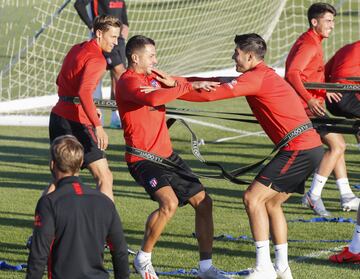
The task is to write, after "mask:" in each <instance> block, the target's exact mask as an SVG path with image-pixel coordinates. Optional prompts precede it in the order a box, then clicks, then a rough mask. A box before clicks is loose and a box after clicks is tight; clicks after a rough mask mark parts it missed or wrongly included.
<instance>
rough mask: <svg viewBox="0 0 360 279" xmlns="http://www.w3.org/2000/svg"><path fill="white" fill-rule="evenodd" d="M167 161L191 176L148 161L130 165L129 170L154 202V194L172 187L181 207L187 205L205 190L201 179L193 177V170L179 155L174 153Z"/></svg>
mask: <svg viewBox="0 0 360 279" xmlns="http://www.w3.org/2000/svg"><path fill="white" fill-rule="evenodd" d="M167 159H169V160H171V161H173V162H174V163H175V164H177V165H180V166H182V167H183V168H184V169H186V170H188V171H189V174H190V175H189V176H185V175H182V174H181V173H177V172H176V170H174V169H171V168H167V167H165V166H162V165H159V164H157V163H154V162H152V161H148V160H142V161H139V162H135V163H128V168H129V171H130V174H131V175H132V177H133V178H134V179H135V181H136V182H137V183H138V184H140V185H141V186H143V187H144V188H145V190H146V192H147V193H148V194H149V195H150V197H151V199H152V200H155V198H154V193H155V192H156V191H157V190H159V189H160V188H162V187H164V186H169V185H170V186H171V187H172V189H173V190H174V192H175V194H176V197H177V198H178V200H179V206H183V205H186V204H187V203H188V200H189V199H190V198H191V197H193V196H195V195H196V194H197V193H199V192H201V191H203V190H204V186H203V185H202V184H201V182H200V181H199V179H197V178H196V177H191V169H190V168H189V166H187V165H186V164H185V162H184V161H183V160H182V159H181V158H180V156H179V155H177V154H176V153H173V154H171V156H170V157H169V158H167Z"/></svg>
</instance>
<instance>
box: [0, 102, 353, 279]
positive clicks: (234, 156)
mask: <svg viewBox="0 0 360 279" xmlns="http://www.w3.org/2000/svg"><path fill="white" fill-rule="evenodd" d="M173 105H176V106H181V107H185V106H187V107H191V104H189V103H183V102H176V103H175V104H172V106H173ZM201 108H206V109H210V110H216V109H218V110H222V111H224V110H229V111H241V112H247V111H248V109H247V105H246V104H245V102H244V99H236V100H233V101H220V102H214V103H210V104H206V105H203V106H202V107H201ZM220 108H221V109H220ZM198 120H200V121H204V122H208V123H210V124H217V125H222V126H226V127H228V128H233V129H239V130H240V129H241V130H245V131H259V130H260V127H259V126H257V125H253V124H244V123H238V122H229V121H227V122H224V121H219V120H209V119H198ZM191 127H192V128H193V129H194V130H195V131H196V133H197V134H198V136H199V138H203V139H204V140H205V143H206V144H205V145H204V146H202V147H201V150H202V153H203V155H204V156H205V158H206V159H207V160H210V161H211V160H214V161H218V162H222V163H223V165H224V166H225V167H226V168H227V169H232V168H235V167H237V166H240V165H245V164H246V163H250V162H254V161H255V160H257V159H259V158H262V157H263V156H264V155H266V154H267V153H268V152H270V150H271V148H272V144H271V142H270V141H269V139H268V138H267V137H264V136H247V137H242V138H238V139H235V140H232V141H226V142H223V143H217V144H213V143H211V142H212V141H214V140H216V139H219V138H223V137H228V136H234V135H237V134H236V133H234V132H226V131H222V130H219V129H217V128H210V127H205V126H203V125H198V124H191ZM107 132H108V134H109V138H110V143H111V144H110V146H109V149H108V151H107V156H108V159H109V164H110V167H111V170H112V171H113V174H114V193H115V199H116V206H117V208H118V210H119V213H120V216H121V218H122V221H123V225H124V228H125V234H126V239H127V241H128V244H129V246H130V248H131V249H133V250H137V249H138V248H139V247H140V245H141V240H142V236H143V229H144V222H145V220H146V218H147V216H148V214H149V213H150V212H151V211H152V210H154V209H155V208H156V203H154V202H152V201H151V200H149V198H148V196H147V195H146V194H145V191H144V190H143V189H142V187H140V186H138V185H136V183H135V182H134V181H133V179H132V178H131V176H130V175H129V173H128V171H127V167H126V164H125V163H124V158H123V147H124V142H123V138H122V131H121V130H114V129H107ZM171 136H172V140H173V145H174V149H175V150H176V151H177V152H178V153H180V154H181V156H182V157H183V158H184V159H185V160H186V161H187V162H188V163H189V164H190V165H191V166H192V167H193V168H194V170H197V171H204V170H208V169H207V168H206V167H204V166H203V165H201V163H200V162H198V161H197V160H196V159H195V158H194V157H193V156H192V154H191V152H190V143H189V141H190V138H189V135H188V134H187V132H186V131H185V130H184V129H183V128H182V127H181V126H179V125H175V126H174V127H173V128H171ZM346 141H347V142H348V143H355V139H354V138H353V137H352V136H346ZM48 147H49V145H48V130H47V128H46V127H0V157H1V160H0V197H1V203H0V244H1V245H0V261H1V260H5V261H6V262H7V263H9V264H19V263H25V262H26V259H27V255H28V251H27V250H26V248H25V242H26V240H27V238H28V236H29V235H30V234H31V231H32V220H33V212H34V208H35V205H36V202H37V200H38V198H39V196H40V195H41V192H42V190H43V189H44V187H45V186H46V185H47V182H48V181H49V179H50V172H49V170H48ZM358 156H359V151H358V150H357V149H356V148H355V147H354V146H349V147H348V149H347V151H346V157H347V167H348V173H349V178H350V181H351V184H352V185H353V184H358V183H359V182H360V175H359V166H358ZM210 171H211V170H210ZM254 176H255V172H253V173H250V174H249V175H247V176H245V177H244V178H245V179H247V180H249V181H250V180H251V179H252V178H253V177H254ZM81 177H82V178H83V180H84V181H85V182H87V183H88V184H90V185H93V182H92V178H91V176H90V175H89V173H88V172H87V171H83V172H82V173H81ZM203 183H204V185H206V186H207V190H208V193H209V194H210V195H211V197H212V198H213V201H214V208H213V211H214V223H215V235H221V234H229V235H232V236H234V237H238V236H240V235H246V236H248V237H251V232H250V228H249V224H248V219H247V215H246V213H245V210H244V205H243V203H242V201H241V197H242V193H243V191H244V190H245V188H246V186H240V185H235V184H231V183H229V182H227V181H222V180H220V181H218V180H207V179H206V180H203ZM308 184H309V183H308ZM354 191H355V192H356V191H357V190H354ZM323 198H324V202H325V205H326V206H327V209H328V210H330V212H331V213H332V214H333V215H334V217H344V218H353V219H356V213H355V212H350V213H346V212H342V211H340V209H339V193H338V190H337V189H336V186H335V184H334V181H333V180H332V179H330V180H329V182H328V183H327V185H326V188H325V190H324V191H323ZM300 202H301V196H300V195H294V196H293V197H291V198H290V199H289V201H288V202H287V203H286V204H285V206H284V212H285V214H286V218H287V219H288V220H294V219H299V218H304V219H310V218H313V217H314V215H313V214H312V212H311V211H310V210H308V209H304V208H302V206H301V204H300ZM353 228H354V225H353V224H350V223H301V222H290V223H289V239H290V240H307V241H314V240H315V242H307V243H300V242H290V243H289V259H290V265H291V268H292V270H293V275H294V278H310V277H311V278H359V274H360V271H359V266H354V265H341V266H338V265H333V264H331V263H330V262H329V261H328V260H327V258H328V256H329V254H331V253H332V252H333V251H335V250H340V249H341V247H342V246H344V245H346V243H319V242H316V240H320V239H326V240H334V239H351V237H352V232H353ZM193 232H194V211H193V210H192V208H191V207H190V206H186V207H183V208H179V210H178V211H177V213H176V215H175V217H174V218H173V219H172V220H171V222H170V223H169V224H168V226H167V227H166V229H165V231H164V233H163V235H162V237H161V239H160V241H159V242H158V244H157V246H156V249H155V250H154V252H153V263H154V265H155V267H156V268H157V269H159V270H162V271H171V270H175V269H179V268H182V269H186V270H190V269H191V268H195V267H196V266H197V243H196V239H195V238H193V236H192V233H193ZM213 258H214V262H215V264H216V265H217V266H218V267H219V268H221V269H224V270H226V271H239V270H243V269H246V268H249V267H251V266H253V265H254V263H255V253H254V247H253V244H252V242H251V241H225V240H216V241H214V256H213ZM132 259H133V257H132V256H130V261H132ZM106 266H107V267H108V268H111V263H110V257H109V254H108V253H106ZM23 277H24V272H23V271H20V272H8V271H0V278H23ZM175 277H176V276H175ZM181 277H182V278H184V277H185V278H186V277H188V276H181ZM132 278H136V275H132ZM161 278H174V276H171V277H170V276H161Z"/></svg>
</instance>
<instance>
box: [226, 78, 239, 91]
mask: <svg viewBox="0 0 360 279" xmlns="http://www.w3.org/2000/svg"><path fill="white" fill-rule="evenodd" d="M226 84H227V86H229V87H230V89H234V86H235V85H236V84H237V81H236V79H233V80H232V81H230V82H228V83H226Z"/></svg>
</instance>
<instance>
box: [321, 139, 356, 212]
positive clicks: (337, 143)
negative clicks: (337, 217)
mask: <svg viewBox="0 0 360 279" xmlns="http://www.w3.org/2000/svg"><path fill="white" fill-rule="evenodd" d="M323 141H324V143H326V145H328V146H329V149H330V150H336V151H335V153H336V155H332V156H333V157H335V158H337V160H336V163H335V165H334V175H335V178H336V185H337V187H338V189H339V191H340V201H341V202H340V203H341V208H343V210H345V211H349V210H355V211H356V210H357V209H358V207H359V202H360V199H359V198H357V197H356V196H355V194H354V193H353V191H352V190H351V187H350V184H349V180H348V176H347V171H346V163H345V149H346V143H345V140H344V137H343V136H342V135H341V134H336V133H329V134H327V135H325V137H324V138H323ZM324 158H325V159H326V158H327V159H329V156H327V157H324ZM320 167H321V165H320Z"/></svg>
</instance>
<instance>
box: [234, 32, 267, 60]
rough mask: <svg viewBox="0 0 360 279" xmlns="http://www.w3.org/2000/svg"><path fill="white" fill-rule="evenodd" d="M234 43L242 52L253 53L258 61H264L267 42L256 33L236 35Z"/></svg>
mask: <svg viewBox="0 0 360 279" xmlns="http://www.w3.org/2000/svg"><path fill="white" fill-rule="evenodd" d="M234 42H235V44H236V46H237V47H238V48H240V49H241V50H242V51H244V52H250V51H252V52H254V53H255V55H256V57H257V58H258V59H261V60H263V59H264V57H265V53H266V42H265V40H264V39H263V38H262V37H261V36H260V35H258V34H255V33H249V34H242V35H236V36H235V39H234Z"/></svg>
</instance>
